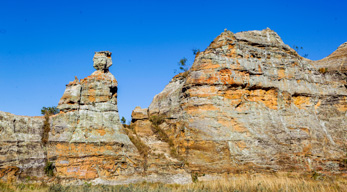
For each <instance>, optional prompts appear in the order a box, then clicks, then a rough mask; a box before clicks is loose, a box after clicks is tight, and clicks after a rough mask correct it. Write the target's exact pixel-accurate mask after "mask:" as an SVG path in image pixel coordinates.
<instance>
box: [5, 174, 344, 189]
mask: <svg viewBox="0 0 347 192" xmlns="http://www.w3.org/2000/svg"><path fill="white" fill-rule="evenodd" d="M0 191H6V192H7V191H15V192H16V191H76V192H83V191H91V192H93V191H129V192H130V191H141V192H142V191H143V192H144V191H158V192H159V191H164V192H165V191H189V192H192V191H213V192H218V191H234V192H236V191H238V192H241V191H283V192H285V191H299V192H311V191H312V192H330V191H346V192H347V178H343V177H337V176H330V177H327V176H321V175H315V174H311V175H306V176H302V175H301V176H298V175H296V176H295V175H294V174H292V173H282V174H271V175H270V174H269V175H265V174H262V175H260V174H254V175H246V174H240V175H234V176H229V177H227V178H224V179H220V180H217V181H198V182H195V183H191V184H183V185H179V184H162V183H146V182H143V183H137V184H129V185H117V186H109V185H91V184H90V183H87V182H86V183H85V184H83V185H79V186H76V185H75V186H63V185H60V184H54V185H47V184H29V183H26V184H23V183H22V184H8V183H0Z"/></svg>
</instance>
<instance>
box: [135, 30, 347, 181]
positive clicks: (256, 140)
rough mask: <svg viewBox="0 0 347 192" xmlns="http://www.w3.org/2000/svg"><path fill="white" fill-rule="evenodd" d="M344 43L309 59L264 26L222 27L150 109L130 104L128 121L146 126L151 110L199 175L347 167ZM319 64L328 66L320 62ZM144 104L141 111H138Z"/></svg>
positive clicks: (340, 169)
mask: <svg viewBox="0 0 347 192" xmlns="http://www.w3.org/2000/svg"><path fill="white" fill-rule="evenodd" d="M345 45H346V43H345V44H343V45H341V46H340V47H339V48H338V50H337V51H336V52H334V53H333V54H332V55H330V56H329V57H327V58H325V59H322V60H320V61H310V60H308V59H305V58H302V57H301V56H299V55H298V54H297V53H296V52H295V51H294V50H293V49H291V48H290V47H289V46H288V45H286V44H284V43H283V41H282V40H281V38H280V37H279V36H278V35H277V33H275V32H274V31H272V30H270V29H265V30H262V31H248V32H240V33H236V34H233V33H232V32H230V31H225V32H223V33H222V34H221V35H219V36H218V37H217V38H216V39H215V40H214V41H213V42H212V43H211V44H210V46H209V47H208V48H207V49H206V50H205V51H203V52H201V53H198V54H197V55H196V58H195V61H194V64H193V66H192V67H191V69H190V70H189V71H188V72H187V73H184V74H179V75H177V76H175V77H174V78H173V80H172V81H171V82H170V83H169V84H168V85H167V86H166V87H165V89H164V90H163V91H162V92H161V93H159V94H158V95H156V96H155V97H154V99H153V101H152V103H151V104H150V106H149V108H148V109H139V108H136V109H135V110H134V112H133V114H134V116H133V120H132V122H133V123H132V124H133V127H134V129H135V130H136V131H139V130H146V129H148V128H146V127H150V126H152V125H151V122H150V118H151V117H153V116H161V117H162V118H165V120H164V121H163V123H162V124H161V125H160V127H161V129H162V130H164V131H165V132H166V133H167V134H168V135H169V137H170V138H172V139H173V143H174V148H176V150H177V152H178V153H179V155H180V156H182V157H183V159H184V160H185V161H186V162H187V164H188V165H189V169H190V170H191V171H192V172H197V173H198V174H200V175H201V174H203V173H206V174H207V173H226V172H240V171H267V170H270V171H279V170H299V171H302V170H305V171H312V170H315V171H323V172H324V171H325V172H330V173H345V174H346V165H344V163H343V162H342V161H344V160H343V159H345V158H346V157H345V155H346V152H347V135H346V134H347V87H346V81H347V79H346V76H347V74H346V72H345V65H346V58H347V55H346V49H345V47H346V46H345ZM325 66H326V67H328V68H329V69H330V70H328V72H325V71H321V70H319V69H320V68H321V67H325ZM333 69H334V70H333ZM145 110H147V113H148V116H147V118H144V117H143V115H138V114H139V113H141V114H144V112H143V111H145ZM139 117H140V118H139ZM150 134H152V133H147V136H149V135H150ZM144 138H145V136H144Z"/></svg>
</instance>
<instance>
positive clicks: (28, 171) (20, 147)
mask: <svg viewBox="0 0 347 192" xmlns="http://www.w3.org/2000/svg"><path fill="white" fill-rule="evenodd" d="M43 122H44V118H43V117H27V116H18V115H13V114H10V113H5V112H0V178H1V179H2V180H5V181H13V180H15V179H17V178H26V177H28V176H44V174H45V173H44V170H43V167H44V166H45V163H46V161H45V153H44V149H43V146H42V142H41V137H42V132H43V129H42V126H43Z"/></svg>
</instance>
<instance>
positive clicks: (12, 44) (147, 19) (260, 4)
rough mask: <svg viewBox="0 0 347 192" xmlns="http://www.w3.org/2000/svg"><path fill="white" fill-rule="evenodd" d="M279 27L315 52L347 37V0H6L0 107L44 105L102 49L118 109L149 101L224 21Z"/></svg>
mask: <svg viewBox="0 0 347 192" xmlns="http://www.w3.org/2000/svg"><path fill="white" fill-rule="evenodd" d="M266 27H269V28H271V29H272V30H274V31H276V32H277V33H278V34H279V35H280V36H281V38H282V40H283V41H284V42H285V43H286V44H288V45H290V46H292V45H298V46H302V47H303V48H304V49H303V50H302V52H301V54H304V53H307V54H308V58H309V59H312V60H318V59H322V58H324V57H326V56H328V55H329V54H330V53H332V52H333V51H334V50H336V48H337V47H338V46H339V45H340V44H342V43H344V42H346V41H347V1H346V0H339V1H338V0H330V1H320V0H314V1H310V0H308V1H303V0H300V1H296V0H291V1H281V0H276V1H261V0H257V1H252V0H247V1H218V0H214V1H204V0H197V1H187V0H186V1H180V0H176V1H148V0H147V1H106V0H105V1H103V0H101V1H86V0H84V1H74V0H70V1H64V0H60V1H51V0H46V1H35V0H30V1H16V0H0V87H1V89H0V90H1V91H0V111H6V112H10V113H14V114H17V115H29V116H35V115H40V109H41V108H42V107H43V106H56V105H57V104H58V102H59V99H60V97H61V96H62V95H63V93H64V90H65V85H66V84H67V83H69V81H73V80H74V77H75V76H77V77H78V78H79V79H81V78H84V77H86V76H88V75H90V74H91V73H92V72H93V71H94V68H93V61H92V59H93V55H94V51H102V50H108V51H111V52H112V53H113V54H112V58H113V66H112V67H111V68H110V71H111V73H113V75H114V76H115V77H116V79H117V80H118V108H119V113H120V116H121V117H122V116H124V117H125V118H126V119H127V120H130V115H131V111H132V110H133V109H134V108H135V107H136V106H141V107H143V108H144V107H148V106H149V104H150V103H151V101H152V99H153V97H154V96H155V95H156V94H158V93H159V92H161V90H163V88H164V87H165V85H166V84H167V83H168V82H169V81H170V79H171V78H172V77H173V75H174V69H177V68H178V65H177V62H178V61H179V60H180V59H181V58H183V57H186V58H187V59H188V63H189V64H191V63H192V62H193V54H192V51H191V50H192V48H198V49H200V50H204V49H205V48H206V47H207V46H208V45H209V44H210V42H211V41H213V39H214V38H215V37H217V36H218V35H219V34H220V33H221V32H222V31H223V30H224V29H225V28H227V29H228V30H230V31H232V32H234V33H236V32H239V31H248V30H262V29H265V28H266Z"/></svg>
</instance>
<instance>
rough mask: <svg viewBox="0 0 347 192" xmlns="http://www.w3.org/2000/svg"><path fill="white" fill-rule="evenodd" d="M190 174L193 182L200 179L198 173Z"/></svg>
mask: <svg viewBox="0 0 347 192" xmlns="http://www.w3.org/2000/svg"><path fill="white" fill-rule="evenodd" d="M190 176H191V177H192V181H193V183H196V182H198V181H199V178H198V173H191V174H190Z"/></svg>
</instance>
